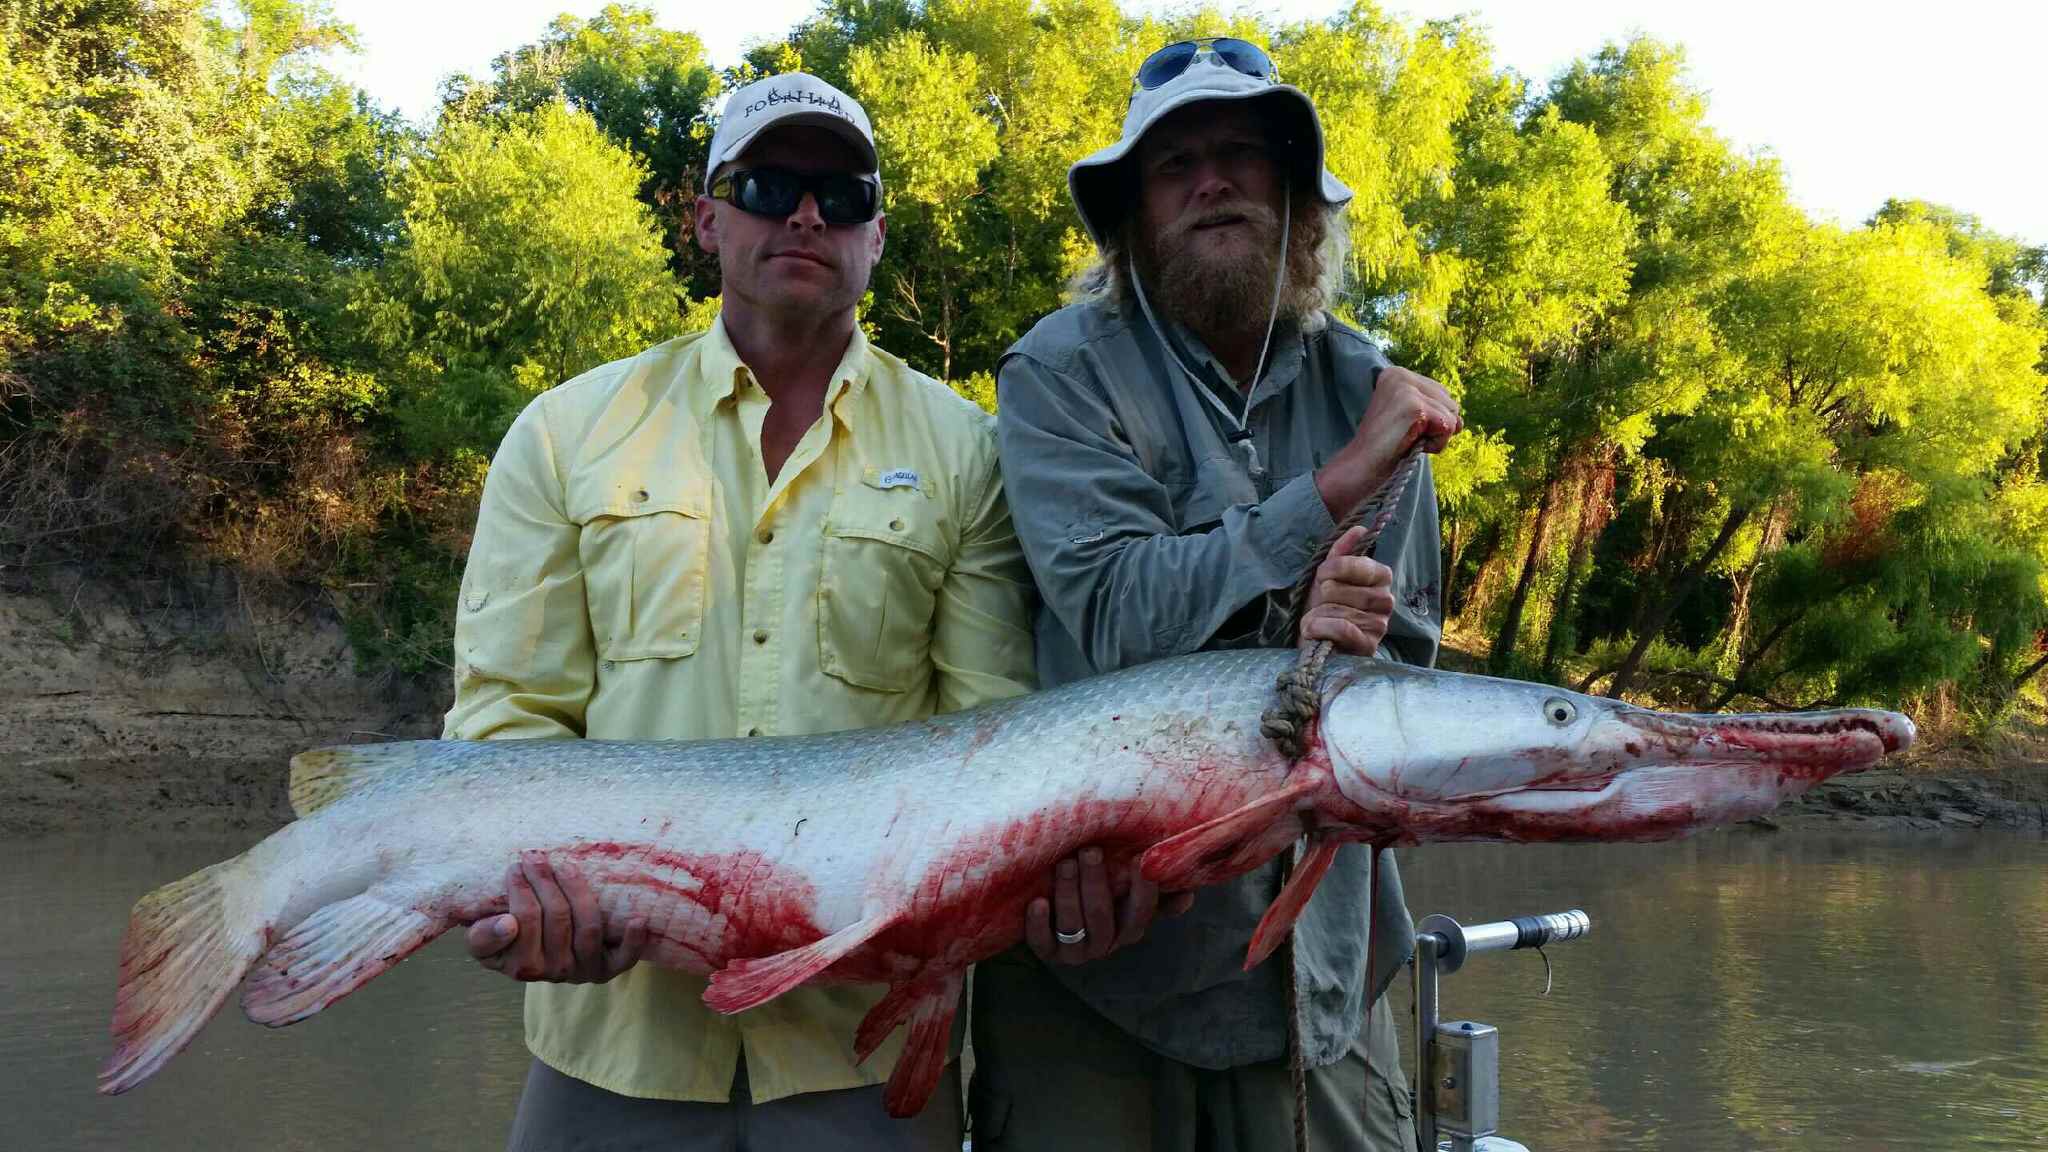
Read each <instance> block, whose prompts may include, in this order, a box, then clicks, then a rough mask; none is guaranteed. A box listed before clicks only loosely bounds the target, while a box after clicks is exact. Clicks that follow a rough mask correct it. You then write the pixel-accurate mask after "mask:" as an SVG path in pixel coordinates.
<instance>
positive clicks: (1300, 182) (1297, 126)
mask: <svg viewBox="0 0 2048 1152" xmlns="http://www.w3.org/2000/svg"><path fill="white" fill-rule="evenodd" d="M1204 101H1212V102H1227V103H1236V102H1239V101H1243V102H1248V103H1251V104H1252V105H1253V106H1254V107H1256V108H1257V109H1258V111H1259V112H1260V113H1261V114H1262V115H1264V116H1266V117H1267V118H1268V121H1269V122H1270V123H1271V124H1273V125H1274V126H1275V127H1276V128H1277V129H1278V135H1279V137H1280V141H1281V144H1282V155H1281V156H1280V159H1281V160H1282V162H1283V163H1286V164H1287V165H1288V167H1289V171H1288V179H1289V180H1290V181H1292V182H1293V183H1294V184H1295V185H1296V186H1304V185H1311V184H1312V186H1313V187H1315V189H1316V191H1317V193H1318V195H1319V196H1320V198H1321V199H1322V201H1323V203H1325V204H1327V205H1329V206H1330V207H1333V208H1334V207H1338V206H1340V205H1343V204H1348V203H1350V202H1351V189H1349V188H1347V187H1345V186H1344V183H1343V181H1341V180H1338V179H1337V178H1336V177H1335V176H1332V175H1331V174H1330V170H1329V169H1328V168H1326V167H1324V165H1323V125H1322V121H1321V120H1320V119H1318V118H1317V116H1316V106H1315V103H1314V101H1311V100H1310V99H1309V98H1308V94H1307V93H1306V92H1303V91H1302V90H1301V89H1299V88H1296V87H1294V86H1293V85H1290V84H1282V83H1279V82H1278V81H1276V80H1273V79H1270V78H1267V77H1261V76H1249V75H1246V74H1245V73H1243V72H1239V71H1238V70H1237V69H1235V68H1232V67H1230V66H1229V65H1227V64H1225V63H1224V62H1223V61H1222V60H1221V59H1220V58H1218V57H1216V56H1214V55H1204V56H1197V57H1196V58H1195V59H1194V60H1192V61H1191V62H1190V63H1189V64H1188V66H1187V68H1186V70H1184V71H1182V72H1181V74H1180V75H1178V76H1175V77H1174V78H1173V79H1171V80H1168V81H1167V82H1166V83H1164V84H1161V85H1160V86H1159V87H1157V88H1150V89H1140V90H1139V92H1138V93H1137V94H1136V95H1135V96H1133V97H1132V98H1131V106H1130V108H1129V110H1127V111H1126V112H1125V113H1124V131H1123V136H1122V138H1121V139H1119V140H1118V141H1117V142H1116V143H1114V144H1111V145H1110V146H1109V147H1107V148H1104V149H1102V150H1101V151H1099V152H1096V153H1094V154H1093V155H1091V156H1088V157H1085V158H1083V159H1082V160H1080V161H1078V162H1076V163H1075V164H1074V166H1073V167H1072V168H1069V169H1067V192H1068V194H1069V195H1071V196H1072V197H1073V198H1074V210H1075V211H1076V212H1079V213H1080V214H1081V225H1082V227H1084V228H1086V229H1087V230H1088V236H1089V238H1090V239H1092V240H1094V241H1095V245H1096V247H1098V248H1100V247H1102V246H1103V239H1104V237H1114V236H1115V235H1116V233H1117V229H1118V228H1119V227H1121V226H1122V223H1123V217H1124V213H1125V212H1127V211H1128V210H1129V208H1130V206H1131V205H1132V204H1133V203H1135V201H1136V197H1135V195H1134V193H1135V190H1136V187H1137V183H1136V181H1135V179H1133V177H1132V173H1131V168H1130V165H1128V164H1126V163H1125V161H1126V160H1127V159H1129V158H1130V155H1131V153H1132V152H1134V151H1136V149H1137V147H1138V144H1139V142H1140V141H1142V140H1144V138H1145V133H1147V132H1149V131H1151V130H1152V127H1153V125H1155V124H1157V123H1159V122H1160V121H1161V120H1163V119H1165V118H1166V117H1167V116H1168V115H1170V114H1172V113H1173V112H1174V111H1175V110H1177V109H1180V108H1185V107H1187V106H1188V105H1190V104H1199V103H1202V102H1204Z"/></svg>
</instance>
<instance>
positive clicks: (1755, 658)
mask: <svg viewBox="0 0 2048 1152" xmlns="http://www.w3.org/2000/svg"><path fill="white" fill-rule="evenodd" d="M1817 603H1819V601H1817V600H1808V601H1806V602H1805V603H1803V604H1801V605H1800V606H1799V610H1798V611H1797V612H1794V613H1792V614H1791V615H1790V616H1787V617H1785V618H1784V619H1783V620H1780V621H1778V624H1777V626H1776V627H1775V628H1772V629H1771V630H1770V632H1768V633H1766V634H1765V636H1764V638H1763V639H1762V640H1761V641H1758V643H1757V646H1756V650H1755V651H1753V652H1751V653H1750V654H1749V655H1747V656H1744V657H1743V658H1742V663H1740V664H1738V665H1736V666H1735V674H1734V675H1733V676H1730V677H1729V678H1728V690H1727V691H1726V692H1723V693H1722V694H1721V698H1720V699H1718V700H1716V701H1714V702H1713V703H1712V704H1710V705H1708V706H1707V711H1709V712H1719V711H1720V710H1721V709H1723V708H1726V707H1727V706H1728V704H1729V702H1730V701H1732V700H1734V699H1735V698H1736V697H1737V696H1739V695H1741V694H1742V693H1743V692H1745V691H1748V689H1747V688H1745V687H1744V685H1746V684H1748V683H1749V674H1750V673H1751V672H1754V671H1756V666H1757V664H1758V663H1760V662H1761V661H1762V660H1763V658H1764V654H1765V653H1767V652H1769V651H1770V650H1771V649H1772V647H1774V646H1775V645H1776V644H1777V643H1778V641H1779V640H1780V639H1782V638H1783V637H1784V635H1785V633H1787V632H1790V631H1791V630H1792V626H1793V625H1794V624H1797V623H1799V621H1800V619H1801V618H1803V617H1804V616H1805V615H1806V614H1807V612H1809V611H1811V610H1812V608H1813V606H1814V605H1815V604H1817ZM1750 695H1752V696H1758V694H1757V693H1754V692H1751V693H1750ZM1758 698H1759V699H1761V696H1758Z"/></svg>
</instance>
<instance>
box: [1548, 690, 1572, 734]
mask: <svg viewBox="0 0 2048 1152" xmlns="http://www.w3.org/2000/svg"><path fill="white" fill-rule="evenodd" d="M1543 715H1544V718H1545V719H1547V720H1549V721H1550V722H1551V723H1552V724H1555V725H1557V726H1558V727H1560V728H1562V727H1564V726H1565V725H1567V724H1570V723H1571V722H1572V721H1574V720H1576V719H1578V718H1579V710H1578V709H1577V708H1576V707H1574V706H1573V705H1572V702H1571V701H1569V700H1567V699H1565V698H1564V697H1562V696H1552V697H1551V698H1550V699H1548V700H1545V701H1544V702H1543Z"/></svg>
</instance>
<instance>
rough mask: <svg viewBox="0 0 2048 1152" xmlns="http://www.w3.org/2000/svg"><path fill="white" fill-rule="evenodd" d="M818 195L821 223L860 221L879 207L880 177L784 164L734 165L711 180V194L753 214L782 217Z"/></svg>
mask: <svg viewBox="0 0 2048 1152" xmlns="http://www.w3.org/2000/svg"><path fill="white" fill-rule="evenodd" d="M806 192H808V193H810V194H811V195H813V196H815V197H817V198H818V215H820V216H822V217H824V218H825V223H827V224H865V223H867V222H868V221H870V220H873V219H874V218H875V217H876V215H878V214H879V213H880V212H881V211H882V182H881V181H880V180H877V179H875V178H874V177H873V176H856V175H854V174H852V173H851V172H798V171H795V170H793V169H789V168H739V169H735V170H733V171H731V172H726V173H722V174H721V175H720V176H719V177H718V179H716V180H713V181H712V182H711V197H712V199H714V200H723V201H725V202H726V203H728V204H730V205H732V206H733V207H735V208H738V209H739V210H740V211H742V212H750V213H752V214H754V215H756V216H787V215H789V214H790V213H792V212H794V211H796V209H797V205H799V204H802V203H803V202H804V193H806Z"/></svg>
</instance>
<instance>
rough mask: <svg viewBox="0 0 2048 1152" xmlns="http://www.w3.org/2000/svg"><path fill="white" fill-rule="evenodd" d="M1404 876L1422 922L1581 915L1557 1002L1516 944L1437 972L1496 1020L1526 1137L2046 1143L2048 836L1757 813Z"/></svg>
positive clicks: (1720, 1142)
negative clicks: (1955, 833) (1785, 830)
mask: <svg viewBox="0 0 2048 1152" xmlns="http://www.w3.org/2000/svg"><path fill="white" fill-rule="evenodd" d="M1402 872H1403V877H1404V879H1406V880H1407V882H1408V896H1409V901H1410V906H1411V907H1412V909H1413V910H1414V912H1415V914H1416V915H1417V916H1418V917H1420V916H1423V915H1426V914H1428V913H1430V912H1444V913H1448V914H1450V915H1452V916H1455V917H1456V918H1458V919H1459V920H1461V921H1463V922H1465V923H1468V924H1469V923H1474V922H1477V921H1481V920H1492V919H1500V918H1503V917H1506V916H1512V915H1520V914H1526V913H1533V912H1550V911H1558V910H1562V909H1565V908H1571V907H1577V908H1583V909H1585V910H1586V911H1587V912H1588V913H1590V914H1591V916H1592V918H1593V924H1594V931H1593V934H1592V935H1591V936H1590V937H1588V938H1587V939H1586V940H1584V941H1580V942H1574V943H1569V944H1565V945H1562V946H1559V947H1555V948H1552V949H1550V959H1551V962H1552V966H1553V969H1554V973H1555V985H1554V988H1553V991H1552V993H1551V995H1549V996H1548V997H1545V996H1542V995H1541V993H1542V991H1543V980H1544V972H1543V960H1542V958H1540V957H1538V956H1536V955H1535V954H1533V953H1526V952H1517V953H1508V954H1493V955H1488V956H1482V957H1479V958H1477V959H1475V960H1474V961H1473V962H1472V963H1470V964H1469V965H1468V966H1467V967H1466V968H1465V969H1464V970H1463V971H1461V972H1460V973H1458V974H1457V975H1455V976H1452V977H1449V978H1447V979H1446V980H1445V983H1444V988H1443V993H1442V999H1443V1012H1444V1018H1445V1019H1453V1020H1455V1019H1461V1018H1462V1019H1474V1020H1481V1021H1484V1022H1486V1023H1490V1024H1493V1025H1495V1026H1496V1027H1498V1028H1500V1029H1501V1076H1502V1080H1503V1085H1502V1092H1501V1110H1502V1117H1503V1119H1502V1132H1503V1134H1504V1135H1506V1136H1509V1137H1511V1138H1514V1139H1517V1140H1520V1141H1522V1142H1523V1143H1525V1144H1528V1145H1529V1146H1530V1147H1531V1148H1532V1149H1562V1148H1571V1149H1581V1148H1600V1149H1652V1148H1655V1149H1698V1150H1702V1152H1718V1150H1727V1152H1736V1150H1745V1152H1747V1150H1751V1149H1795V1148H1796V1149H1809V1148H1857V1149H1863V1148H1885V1149H1907V1148H1925V1149H1951V1148H1964V1147H1984V1148H2038V1147H2048V843H2044V842H2043V841H2040V840H2034V839H2025V838H2019V837H2008V836H2002V835H1989V834H1987V835H1979V836H1972V837H1967V838H1915V837H1906V836H1897V835H1894V836H1870V835H1865V836H1840V835H1829V834H1825V833H1816V832H1802V833H1799V834H1796V835H1761V834H1754V833H1749V832H1746V831H1744V832H1729V833H1721V834H1715V835H1709V836H1702V837H1699V838H1697V839H1693V840H1689V841H1682V842H1679V843H1674V844H1656V845H1586V846H1516V847H1510V846H1500V845H1441V846H1435V847H1431V848H1424V849H1416V850H1412V851H1410V852H1409V853H1407V855H1406V857H1405V858H1404V860H1403V869H1402ZM1395 999H1396V1001H1397V1003H1398V1004H1399V1005H1400V1006H1401V1007H1402V1009H1403V1010H1404V1011H1412V1003H1411V999H1410V996H1409V993H1408V991H1407V988H1406V982H1405V981H1404V982H1403V985H1402V988H1401V990H1400V991H1399V992H1398V993H1397V994H1396V997H1395ZM1410 1019H1412V1017H1410ZM1404 1035H1405V1033H1404Z"/></svg>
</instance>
